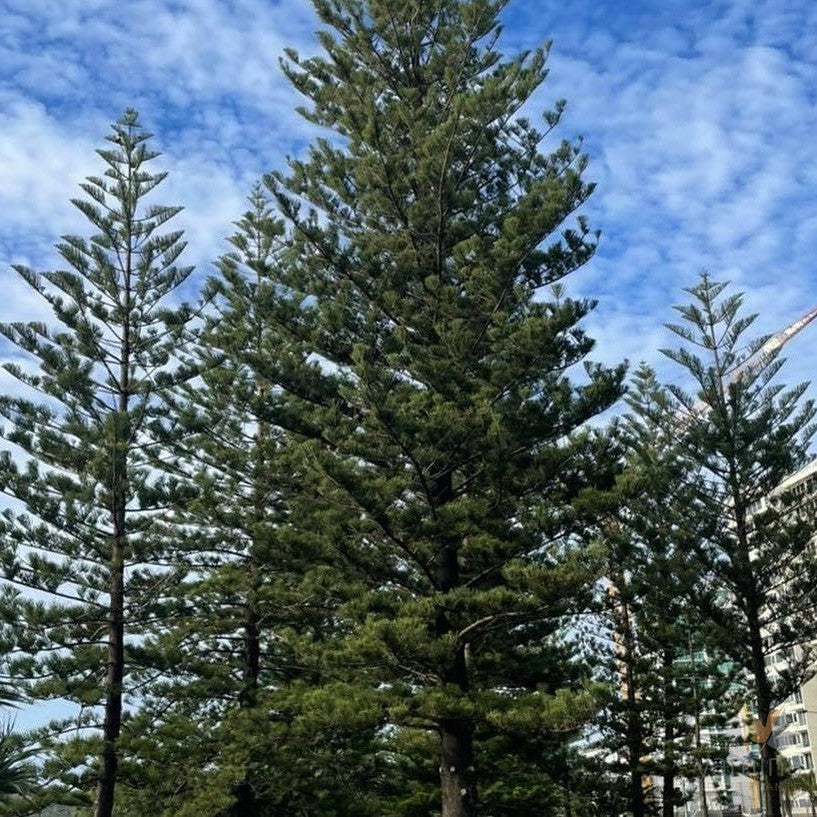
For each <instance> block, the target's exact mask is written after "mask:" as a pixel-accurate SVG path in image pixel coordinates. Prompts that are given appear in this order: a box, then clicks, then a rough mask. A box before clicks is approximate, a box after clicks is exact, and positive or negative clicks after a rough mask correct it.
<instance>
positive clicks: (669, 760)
mask: <svg viewBox="0 0 817 817" xmlns="http://www.w3.org/2000/svg"><path fill="white" fill-rule="evenodd" d="M673 659H674V655H673V651H672V649H665V650H664V652H663V670H664V678H663V682H664V683H663V686H664V689H663V695H664V774H663V779H662V801H661V817H675V716H676V713H675V712H674V711H673V710H672V706H671V704H672V694H673V689H672V680H673V679H672V668H673V663H674V660H673Z"/></svg>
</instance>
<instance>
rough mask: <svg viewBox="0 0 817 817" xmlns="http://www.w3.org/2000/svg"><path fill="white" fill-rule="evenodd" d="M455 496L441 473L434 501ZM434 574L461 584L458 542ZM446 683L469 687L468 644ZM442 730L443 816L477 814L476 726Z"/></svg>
mask: <svg viewBox="0 0 817 817" xmlns="http://www.w3.org/2000/svg"><path fill="white" fill-rule="evenodd" d="M452 498H453V485H452V478H451V474H450V473H444V474H442V475H441V476H440V477H439V478H438V479H437V480H436V481H435V483H434V491H433V494H432V501H433V503H434V505H435V506H437V507H439V506H441V505H444V504H445V503H446V502H449V501H451V499H452ZM435 567H436V569H435V578H436V581H437V587H438V589H439V590H441V591H442V592H444V593H448V592H450V591H451V590H453V589H454V588H455V587H457V586H458V585H459V581H460V574H459V553H458V543H456V542H453V541H447V542H445V543H442V544H441V545H440V548H439V550H438V551H437V560H436V566H435ZM435 630H436V634H437V636H438V637H439V638H442V637H444V636H446V635H448V634H449V633H450V632H451V624H450V623H449V621H448V616H447V615H446V613H445V612H444V611H443V610H440V611H439V613H438V614H437V622H436V627H435ZM443 680H444V681H445V683H446V684H451V685H454V686H457V687H459V689H460V690H461V691H463V692H467V691H468V666H467V662H466V647H465V645H464V644H458V645H457V646H456V648H455V654H454V655H453V656H452V661H451V664H450V666H449V667H447V668H446V669H445V671H444V672H443ZM439 733H440V789H441V798H442V815H441V817H476V814H477V784H476V773H475V769H474V726H473V723H472V722H471V721H470V720H467V719H464V718H441V719H440V720H439Z"/></svg>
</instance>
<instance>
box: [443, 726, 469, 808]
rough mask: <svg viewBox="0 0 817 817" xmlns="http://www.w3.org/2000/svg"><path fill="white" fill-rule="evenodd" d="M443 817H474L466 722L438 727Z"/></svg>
mask: <svg viewBox="0 0 817 817" xmlns="http://www.w3.org/2000/svg"><path fill="white" fill-rule="evenodd" d="M440 760H441V766H440V781H441V788H442V817H476V814H477V803H476V780H475V775H474V744H473V727H472V725H471V724H470V723H469V722H467V721H465V720H451V721H443V722H441V724H440Z"/></svg>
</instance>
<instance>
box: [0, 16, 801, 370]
mask: <svg viewBox="0 0 817 817" xmlns="http://www.w3.org/2000/svg"><path fill="white" fill-rule="evenodd" d="M504 22H505V34H504V37H503V40H502V44H503V45H504V46H505V48H506V50H508V51H513V50H515V49H517V48H527V47H532V46H535V45H537V44H539V43H541V42H542V41H544V40H547V39H553V41H554V47H553V51H552V56H551V60H550V67H551V75H550V78H549V81H548V82H547V83H546V84H545V86H544V87H543V88H542V89H541V91H540V92H539V93H538V94H537V96H536V98H535V99H534V100H533V101H532V104H531V108H530V111H529V112H530V113H531V114H532V115H535V114H537V112H538V111H540V110H544V109H545V108H546V107H547V106H548V105H549V104H551V103H552V102H553V101H554V100H556V99H558V98H562V97H563V98H566V99H567V100H568V109H567V114H566V116H565V118H564V121H563V125H562V127H561V131H560V133H559V137H573V136H576V135H579V134H581V135H582V136H584V138H585V141H586V147H587V151H588V153H589V154H590V157H591V166H590V171H589V176H590V177H591V178H593V179H594V180H596V181H597V182H598V185H599V186H598V190H597V193H596V194H595V196H594V198H593V200H592V202H591V203H590V204H589V205H588V207H587V212H588V214H589V216H590V217H591V221H592V223H593V224H594V226H597V227H599V228H600V229H601V230H602V232H603V240H602V245H601V250H600V252H599V254H598V255H597V257H596V258H595V259H594V261H593V262H592V263H591V264H590V265H589V266H588V267H587V268H586V269H584V270H583V271H581V272H580V273H578V274H577V275H576V276H575V277H574V280H573V282H572V284H571V289H572V291H573V292H575V293H582V294H588V295H592V296H594V297H597V298H599V300H600V305H599V309H598V311H597V313H596V315H595V316H594V317H593V320H592V322H591V331H592V332H593V334H594V335H595V336H596V337H597V338H598V341H599V346H598V350H597V353H596V357H597V358H599V359H602V360H605V361H615V360H618V359H620V358H622V357H628V358H630V359H631V360H633V361H637V360H640V359H647V360H650V361H653V362H657V363H659V365H661V368H662V369H664V368H665V366H664V364H661V363H660V357H659V356H658V354H657V352H656V350H657V348H658V347H660V346H661V345H662V344H665V343H666V342H667V341H668V340H669V338H668V337H667V333H666V331H665V330H664V329H663V328H662V324H663V322H664V321H666V320H669V319H671V318H672V314H671V309H670V306H671V304H672V303H675V302H677V301H678V300H679V299H682V298H683V296H682V295H681V292H680V290H681V287H682V286H685V285H688V284H689V283H691V282H692V281H693V279H694V277H695V276H696V275H697V273H698V272H699V271H700V270H701V269H703V268H707V269H709V270H710V271H711V272H712V273H713V274H714V275H715V276H716V277H719V278H726V279H729V280H732V281H734V282H735V283H736V284H737V285H738V286H739V287H740V288H742V289H745V290H747V292H748V300H749V304H750V306H751V308H752V309H755V310H757V311H759V312H761V313H762V314H761V318H760V321H759V324H758V330H759V331H764V332H765V331H773V330H775V329H776V328H778V327H780V326H781V325H783V324H785V323H787V322H789V321H790V320H792V319H794V318H795V317H796V316H798V315H799V314H800V313H802V312H804V311H805V310H806V309H807V308H810V307H811V306H812V305H814V304H815V303H817V286H815V283H817V267H816V266H815V250H816V249H817V196H815V191H816V190H817V159H815V155H814V152H815V151H814V148H812V146H811V143H812V140H813V138H814V134H815V130H817V99H816V98H815V88H817V71H816V70H815V54H817V49H815V47H814V46H815V45H817V5H815V4H813V3H812V2H809V1H808V0H719V2H699V1H697V0H696V1H693V0H628V1H627V2H623V1H618V0H617V1H615V2H613V1H611V0H608V2H599V1H598V0H574V1H573V2H570V3H564V2H558V3H557V2H552V0H512V2H511V3H510V4H509V6H508V7H507V9H506V11H505V13H504ZM315 27H316V20H315V18H314V16H313V13H312V10H311V7H310V4H309V3H308V2H307V0H279V1H278V2H271V1H270V0H130V2H128V3H127V4H122V3H120V2H115V0H0V214H2V217H0V288H2V293H3V297H2V299H0V320H8V319H24V318H27V317H37V316H39V315H41V314H42V313H41V312H40V311H39V310H40V307H39V306H38V305H36V303H35V302H34V301H32V299H31V297H30V296H29V295H28V293H26V292H25V290H24V289H23V288H22V287H21V286H20V285H18V284H17V283H16V282H15V280H14V277H13V275H12V274H11V273H10V272H9V271H8V267H9V264H10V263H12V262H24V263H30V264H32V265H35V266H38V267H42V266H46V267H47V266H48V265H49V264H51V263H54V254H53V252H52V251H51V245H52V243H53V241H54V240H55V239H56V237H57V236H58V235H59V234H60V233H63V232H70V231H76V230H82V229H83V227H84V225H83V224H82V221H81V219H80V218H79V216H78V215H77V214H76V213H74V212H72V208H71V206H70V205H69V204H68V199H69V197H71V196H73V195H75V194H76V192H77V188H76V184H77V182H78V181H79V180H80V178H81V177H82V176H83V175H85V174H87V173H90V172H94V171H95V170H96V162H95V157H94V153H93V150H94V148H95V147H97V146H98V145H99V143H100V140H101V137H102V136H103V135H104V134H105V133H106V132H107V127H108V123H109V122H110V121H111V120H112V119H114V118H116V117H117V116H118V114H119V113H120V112H121V110H122V109H123V108H124V107H126V106H128V105H131V106H134V107H137V108H138V109H139V110H140V111H141V113H142V116H143V119H144V121H145V122H146V124H147V125H149V127H150V129H151V130H152V131H154V132H155V134H156V137H157V139H156V143H157V145H158V146H159V148H160V149H161V150H163V152H164V154H165V155H164V156H163V158H162V160H161V161H162V162H163V163H164V166H165V167H166V168H167V169H169V170H170V171H171V176H170V178H169V180H168V182H167V183H166V184H165V185H164V190H163V192H164V200H165V201H167V202H168V203H174V204H176V203H179V204H183V205H184V206H185V207H186V211H185V214H184V216H183V223H184V226H186V227H187V229H188V238H189V240H190V245H191V247H190V252H189V253H188V259H189V261H190V262H193V263H196V264H197V265H199V267H200V269H202V270H203V271H206V270H207V268H208V264H209V262H210V261H211V260H212V259H213V258H214V257H215V256H217V255H218V254H219V252H221V251H222V250H223V249H224V241H223V239H224V236H225V235H227V234H228V233H229V232H230V227H229V224H230V222H231V221H232V220H234V219H235V218H236V217H237V216H238V215H239V214H240V212H241V210H242V207H243V197H244V195H245V194H246V192H247V191H248V189H249V187H250V185H251V184H252V182H253V180H254V179H256V178H257V177H258V176H259V175H260V174H261V173H263V172H265V171H267V170H269V169H271V168H273V167H279V166H281V165H282V164H283V162H284V160H285V156H286V155H287V154H288V153H292V152H296V153H297V152H299V151H301V150H303V146H304V144H305V143H306V141H307V140H308V139H309V137H310V135H311V133H312V132H311V131H310V128H309V126H307V125H306V124H305V123H304V122H302V121H301V120H300V119H299V117H298V116H297V114H295V113H294V111H293V106H294V104H296V103H297V97H296V96H295V94H294V92H293V91H292V90H291V89H290V88H289V87H288V85H287V83H286V82H285V80H284V79H283V77H282V76H281V74H280V72H279V70H278V65H277V61H278V57H279V56H280V55H281V53H282V50H283V48H284V47H285V46H287V45H291V46H294V47H295V48H297V49H298V50H300V51H301V52H302V53H308V52H311V51H314V50H315V48H316V45H315V40H314V36H313V32H314V30H315ZM35 313H36V314H35ZM810 331H811V334H809V331H808V330H807V331H806V332H805V333H804V334H803V335H802V336H801V337H800V338H798V339H797V341H795V342H793V343H792V344H791V345H790V347H789V350H788V357H789V359H790V366H789V368H788V370H787V371H788V377H790V378H792V379H795V378H811V377H813V376H814V375H815V374H817V372H815V371H814V368H815V365H814V364H813V363H812V362H811V360H810V358H811V354H810V350H811V348H812V344H813V342H814V341H815V340H817V334H815V333H817V327H812V328H811V330H810ZM666 371H667V372H668V376H669V374H670V373H671V372H672V370H671V369H666Z"/></svg>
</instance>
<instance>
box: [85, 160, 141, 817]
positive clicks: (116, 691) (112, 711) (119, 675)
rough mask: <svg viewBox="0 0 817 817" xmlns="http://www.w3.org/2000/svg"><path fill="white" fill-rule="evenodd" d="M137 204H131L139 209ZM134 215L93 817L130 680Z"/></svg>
mask: <svg viewBox="0 0 817 817" xmlns="http://www.w3.org/2000/svg"><path fill="white" fill-rule="evenodd" d="M132 184H133V166H132V165H130V166H129V167H128V186H129V188H130V189H132V188H131V186H132ZM135 202H136V199H135V198H133V199H132V200H131V201H129V202H128V207H130V208H132V207H134V206H135ZM132 223H133V211H132V209H130V210H128V212H127V214H126V220H125V228H126V235H125V238H124V241H125V258H124V265H123V270H122V272H123V278H122V303H121V308H122V316H123V318H122V327H121V328H122V336H121V340H120V348H119V382H118V383H117V386H118V390H119V391H118V396H117V406H116V408H117V411H116V413H115V415H114V417H113V427H112V429H111V431H112V440H111V449H112V455H111V485H110V491H111V516H112V521H113V537H112V539H111V554H110V563H109V570H110V576H109V589H108V592H109V597H110V598H109V604H110V608H109V615H110V620H109V624H108V674H107V678H106V683H105V716H104V721H103V725H102V738H103V747H102V758H101V762H100V770H99V783H98V785H97V794H96V803H95V806H94V817H112V815H113V807H114V796H115V793H116V781H117V773H118V769H119V747H118V746H117V743H118V741H119V735H120V732H121V731H122V683H123V680H124V677H125V545H126V542H127V528H126V517H127V505H128V497H127V490H128V488H127V485H128V473H127V468H128V455H127V450H128V445H129V443H130V438H131V428H130V422H129V417H128V411H129V409H130V390H131V380H130V377H131V371H130V365H131V306H132V302H131V281H132V277H131V276H132V272H133V267H132V264H133V232H132Z"/></svg>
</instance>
